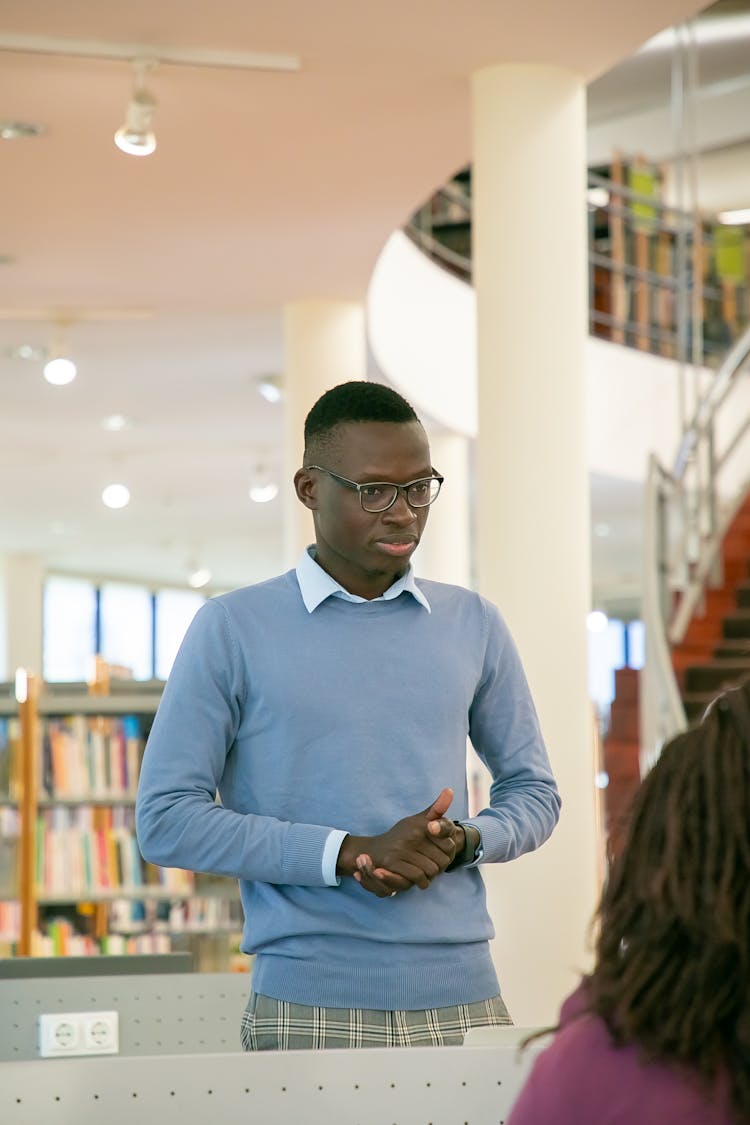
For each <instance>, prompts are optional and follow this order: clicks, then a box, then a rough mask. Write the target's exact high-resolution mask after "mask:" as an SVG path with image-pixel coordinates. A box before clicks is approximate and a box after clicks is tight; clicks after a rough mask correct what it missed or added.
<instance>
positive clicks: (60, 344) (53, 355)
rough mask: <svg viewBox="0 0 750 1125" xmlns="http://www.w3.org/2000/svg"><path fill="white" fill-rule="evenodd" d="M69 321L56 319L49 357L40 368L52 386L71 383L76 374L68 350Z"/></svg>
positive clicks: (62, 385)
mask: <svg viewBox="0 0 750 1125" xmlns="http://www.w3.org/2000/svg"><path fill="white" fill-rule="evenodd" d="M69 323H70V321H69V320H67V319H65V320H62V319H61V320H58V321H57V324H56V327H55V336H54V339H53V341H52V347H51V348H50V349H49V359H48V360H47V362H46V363H45V365H44V367H43V368H42V371H43V372H44V378H45V379H46V380H47V382H48V383H52V385H53V386H54V387H64V386H66V384H67V383H72V382H73V380H74V379H75V377H76V375H77V374H78V371H77V368H76V365H75V363H74V362H73V360H72V359H71V358H70V355H69V350H68V338H67V337H68V325H69Z"/></svg>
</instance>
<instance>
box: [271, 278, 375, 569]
mask: <svg viewBox="0 0 750 1125" xmlns="http://www.w3.org/2000/svg"><path fill="white" fill-rule="evenodd" d="M284 342H285V352H286V362H285V373H284V390H285V400H284V482H283V486H282V487H283V491H284V564H285V566H287V567H290V566H294V565H295V563H296V562H297V559H298V557H299V554H300V551H302V550H303V549H304V547H305V546H306V545H307V544H308V543H311V542H312V541H313V538H314V535H313V523H312V517H311V515H310V512H309V511H308V510H307V508H305V507H304V506H303V505H302V504H300V503H299V501H298V500H297V498H296V496H295V495H294V490H293V488H292V483H291V482H292V478H293V477H294V474H295V473H296V471H297V469H299V467H300V466H301V464H302V452H303V449H304V439H303V430H304V424H305V418H306V416H307V413H308V411H309V410H310V407H311V406H312V405H313V403H314V402H315V401H316V400H317V399H318V398H320V396H321V395H322V394H323V392H324V391H327V390H329V389H330V388H331V387H334V386H336V384H337V383H345V382H348V381H349V380H350V379H364V378H365V372H366V350H365V315H364V308H363V306H362V305H361V304H359V303H357V302H354V301H325V300H309V301H294V302H292V303H291V304H289V305H287V306H286V308H285V310H284Z"/></svg>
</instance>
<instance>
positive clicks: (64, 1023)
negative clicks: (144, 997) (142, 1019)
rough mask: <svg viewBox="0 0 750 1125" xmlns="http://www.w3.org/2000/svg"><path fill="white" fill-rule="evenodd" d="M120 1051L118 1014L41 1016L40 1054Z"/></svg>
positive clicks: (57, 1055) (113, 1053) (106, 1053)
mask: <svg viewBox="0 0 750 1125" xmlns="http://www.w3.org/2000/svg"><path fill="white" fill-rule="evenodd" d="M119 1049H120V1034H119V1015H118V1013H117V1012H54V1013H49V1014H45V1015H41V1016H40V1017H39V1054H40V1055H41V1057H42V1058H43V1059H44V1058H53V1057H58V1058H59V1057H60V1056H62V1055H68V1056H70V1055H115V1054H117V1052H118V1051H119Z"/></svg>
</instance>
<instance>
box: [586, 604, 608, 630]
mask: <svg viewBox="0 0 750 1125" xmlns="http://www.w3.org/2000/svg"><path fill="white" fill-rule="evenodd" d="M608 625H609V618H608V617H607V615H606V613H604V612H603V610H601V609H592V611H591V613H589V614H588V616H587V617H586V628H587V629H588V631H589V633H603V632H604V630H605V629H606V628H607V626H608Z"/></svg>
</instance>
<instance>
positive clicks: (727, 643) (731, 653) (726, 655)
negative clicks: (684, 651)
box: [693, 637, 750, 664]
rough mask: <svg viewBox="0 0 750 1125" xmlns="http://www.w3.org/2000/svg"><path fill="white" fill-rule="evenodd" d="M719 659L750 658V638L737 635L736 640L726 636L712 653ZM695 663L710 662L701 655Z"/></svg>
mask: <svg viewBox="0 0 750 1125" xmlns="http://www.w3.org/2000/svg"><path fill="white" fill-rule="evenodd" d="M711 655H712V656H713V657H716V659H718V660H750V639H749V638H747V637H737V638H735V639H734V640H732V639H729V638H725V639H724V640H722V641H720V642H719V644H718V645H717V646H716V648H715V649H714V651H713V653H712V654H711ZM693 663H694V664H708V663H709V660H707V659H706V658H705V657H701V659H700V660H694V661H693Z"/></svg>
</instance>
